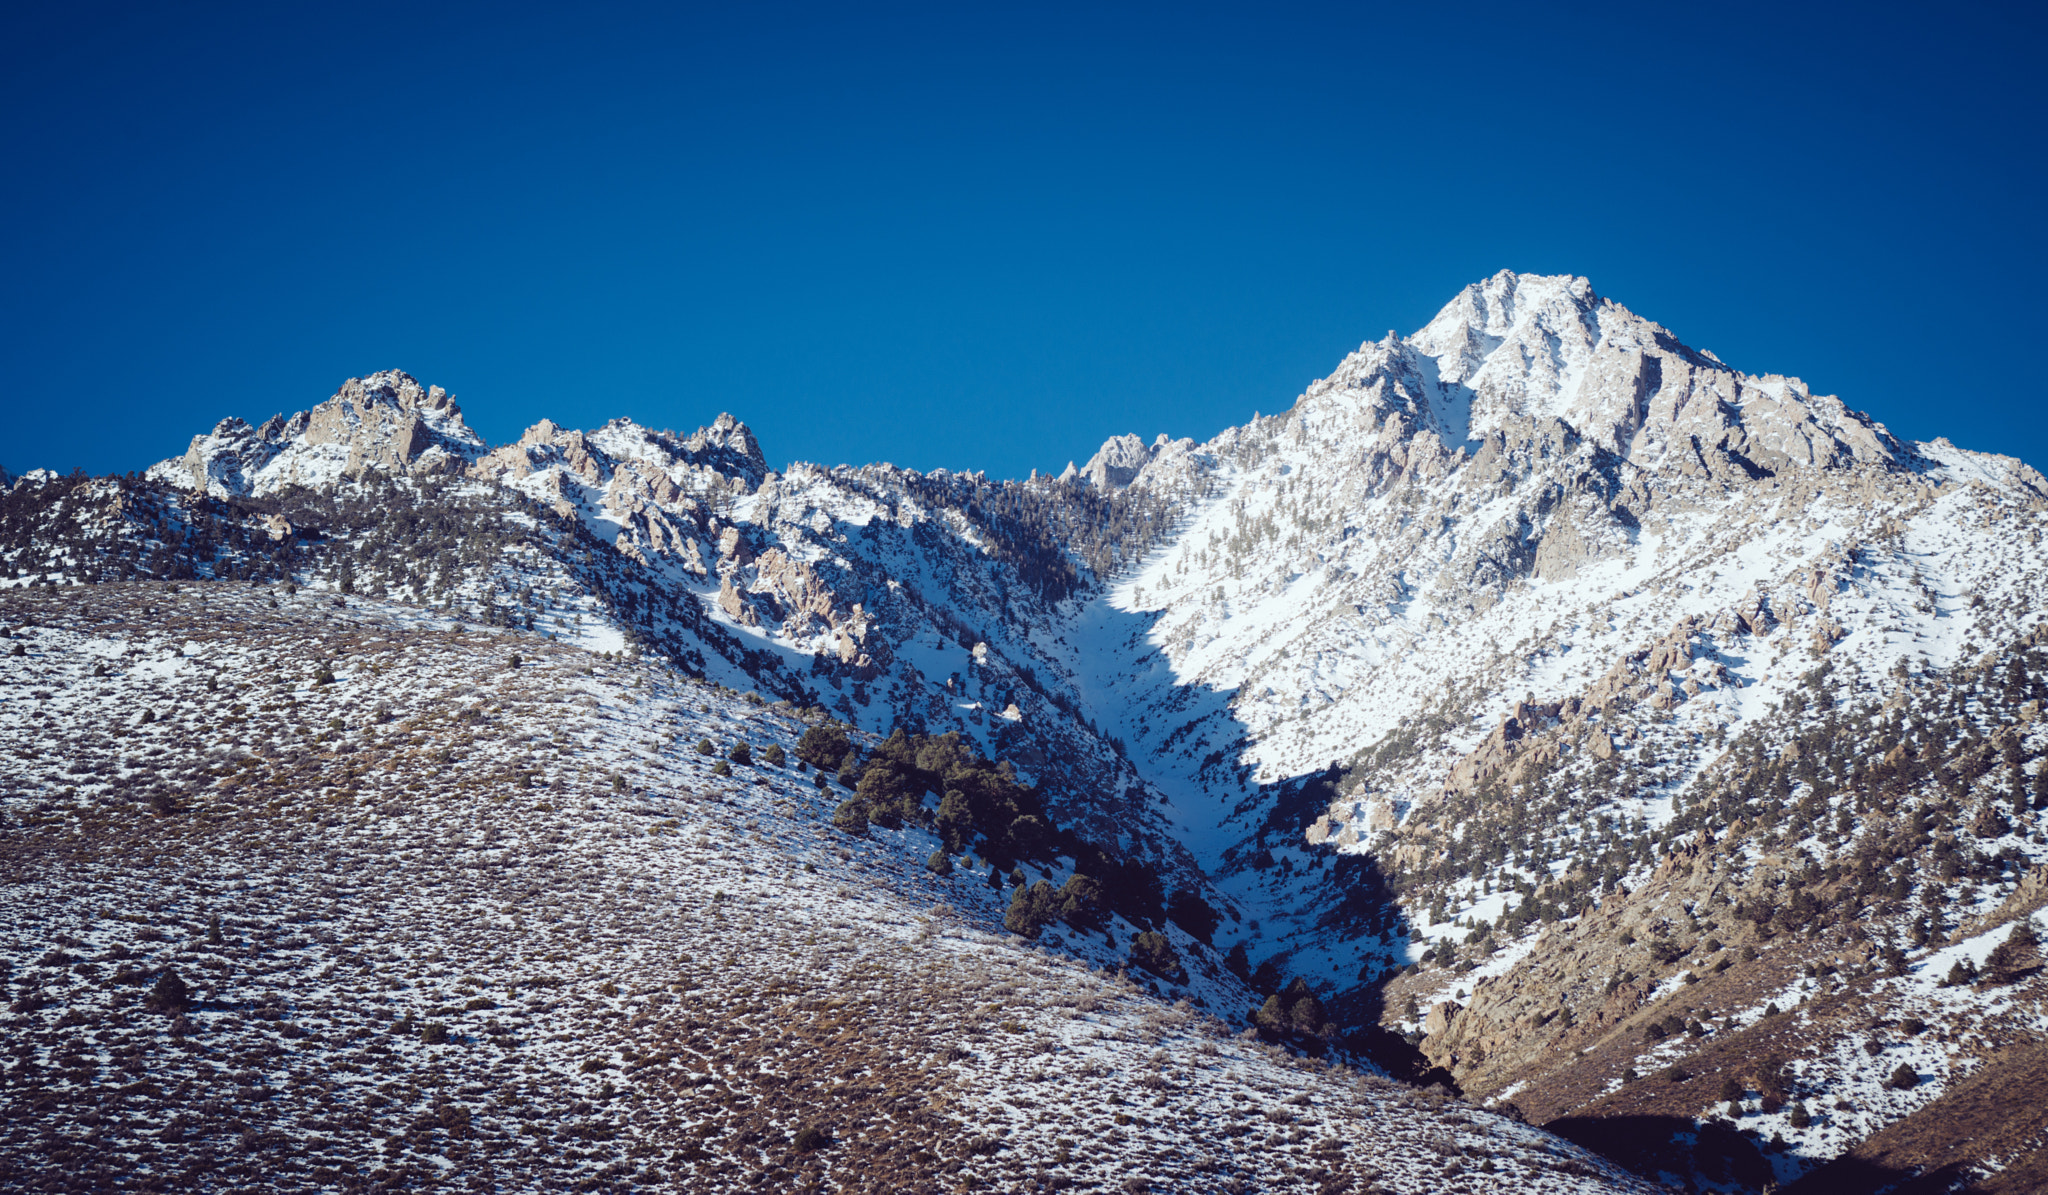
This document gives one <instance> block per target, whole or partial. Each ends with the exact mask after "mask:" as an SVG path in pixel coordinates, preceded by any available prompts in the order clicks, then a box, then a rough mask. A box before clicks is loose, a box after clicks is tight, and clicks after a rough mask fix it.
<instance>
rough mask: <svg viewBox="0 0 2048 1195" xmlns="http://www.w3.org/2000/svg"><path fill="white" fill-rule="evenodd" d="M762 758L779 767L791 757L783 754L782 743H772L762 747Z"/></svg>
mask: <svg viewBox="0 0 2048 1195" xmlns="http://www.w3.org/2000/svg"><path fill="white" fill-rule="evenodd" d="M761 760H762V762H764V763H766V764H768V766H770V767H776V768H779V767H781V766H782V765H783V764H784V763H786V762H788V760H789V757H788V756H787V755H785V754H783V751H782V744H781V743H770V744H768V745H767V746H766V747H763V748H761Z"/></svg>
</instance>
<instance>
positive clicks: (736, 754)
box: [725, 739, 754, 766]
mask: <svg viewBox="0 0 2048 1195" xmlns="http://www.w3.org/2000/svg"><path fill="white" fill-rule="evenodd" d="M725 757H726V758H727V759H729V760H731V761H733V762H734V763H736V764H740V765H741V766H745V765H747V764H751V763H753V762H754V749H753V748H752V747H749V746H748V745H747V742H746V740H745V739H741V740H740V741H739V742H737V743H734V744H733V745H732V750H730V751H728V752H726V753H725Z"/></svg>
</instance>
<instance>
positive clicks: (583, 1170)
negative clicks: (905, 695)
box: [0, 584, 1648, 1192]
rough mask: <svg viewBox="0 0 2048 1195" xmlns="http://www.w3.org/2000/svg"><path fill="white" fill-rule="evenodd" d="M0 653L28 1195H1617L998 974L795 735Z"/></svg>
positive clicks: (209, 621) (279, 658) (358, 612)
mask: <svg viewBox="0 0 2048 1195" xmlns="http://www.w3.org/2000/svg"><path fill="white" fill-rule="evenodd" d="M0 622H4V623H5V624H6V626H7V627H8V634H9V639H8V642H9V643H10V644H11V645H15V646H19V647H21V648H22V649H23V650H22V651H21V652H20V653H19V654H7V655H5V656H0V679H4V681H5V688H4V690H0V692H4V694H5V701H6V703H7V704H6V706H5V709H6V711H7V715H8V720H9V723H10V724H11V725H14V726H17V727H21V728H32V729H33V730H34V731H35V732H36V735H37V737H36V739H35V742H36V743H37V744H38V746H37V747H36V748H35V749H29V748H27V747H26V746H25V745H17V747H16V749H15V750H14V751H13V752H11V753H10V756H9V757H8V758H6V759H5V760H4V761H0V784H4V785H5V791H6V795H5V798H4V800H0V805H4V812H5V816H6V824H5V826H4V827H0V847H4V866H5V884H4V887H0V923H4V935H5V936H4V939H0V942H4V958H5V959H6V963H7V980H8V996H9V999H10V1008H9V1020H8V1030H9V1043H10V1051H9V1052H10V1055H11V1060H10V1063H9V1065H8V1066H7V1069H6V1071H5V1074H4V1077H0V1083H4V1087H5V1093H6V1094H5V1098H6V1100H7V1105H8V1117H7V1129H6V1130H5V1134H4V1136H0V1177H4V1178H5V1179H6V1181H7V1182H8V1184H9V1185H10V1186H11V1187H13V1188H15V1189H49V1188H51V1187H53V1186H56V1187H61V1186H63V1185H65V1184H66V1183H67V1182H69V1183H72V1184H76V1183H80V1182H82V1183H86V1184H88V1185H92V1186H94V1187H106V1188H118V1189H130V1188H140V1189H178V1190H229V1189H242V1188H245V1187H247V1186H249V1185H251V1184H255V1185H260V1186H261V1187H262V1188H263V1189H266V1190H316V1189H318V1190H331V1189H335V1188H341V1189H346V1190H398V1189H426V1188H428V1187H446V1186H448V1185H450V1184H461V1185H464V1186H471V1185H481V1186H490V1187H493V1188H502V1189H514V1190H563V1189H573V1190H612V1189H619V1190H624V1189H629V1188H631V1187H634V1186H636V1185H637V1186H648V1185H660V1186H673V1187H676V1188H678V1189H686V1190H755V1189H760V1190H826V1189H829V1190H841V1191H887V1192H903V1191H938V1190H955V1189H961V1188H963V1187H977V1186H985V1185H989V1184H997V1185H1001V1186H1004V1187H1014V1186H1018V1185H1020V1184H1034V1185H1037V1186H1039V1187H1040V1188H1041V1189H1044V1188H1047V1187H1051V1188H1055V1189H1056V1188H1059V1187H1065V1186H1076V1185H1083V1186H1096V1187H1116V1188H1120V1189H1124V1190H1143V1189H1159V1190H1219V1191H1238V1190H1244V1189H1252V1188H1256V1189H1262V1190H1264V1189H1279V1188H1284V1187H1286V1186H1290V1185H1294V1186H1305V1187H1306V1188H1307V1189H1323V1190H1333V1189H1342V1190H1350V1189H1360V1187H1361V1185H1362V1186H1365V1187H1371V1188H1373V1189H1383V1190H1394V1191H1416V1192H1420V1191H1435V1190H1445V1189H1461V1182H1462V1181H1463V1180H1458V1179H1456V1178H1455V1177H1454V1176H1456V1175H1458V1174H1460V1173H1466V1174H1470V1175H1473V1176H1474V1177H1475V1178H1478V1179H1479V1180H1480V1181H1482V1182H1492V1181H1500V1180H1503V1179H1505V1180H1508V1181H1513V1182H1515V1183H1516V1184H1517V1185H1518V1187H1520V1188H1521V1189H1528V1190H1538V1191H1558V1192H1566V1191H1588V1192H1591V1191H1642V1190H1648V1187H1647V1186H1646V1185H1645V1184H1642V1183H1641V1182H1639V1181H1635V1180H1631V1179H1630V1178H1628V1177H1627V1176H1626V1175H1623V1174H1620V1173H1618V1172H1617V1171H1615V1170H1614V1169H1613V1168H1612V1167H1611V1166H1609V1165H1607V1164H1605V1163H1603V1162H1601V1161H1599V1160H1598V1159H1596V1158H1593V1157H1592V1156H1590V1155H1588V1154H1586V1153H1584V1152H1582V1151H1579V1150H1577V1149H1575V1148H1573V1147H1571V1146H1569V1145H1567V1144H1565V1143H1563V1142H1561V1141H1559V1140H1557V1139H1555V1138H1552V1137H1550V1136H1548V1135H1546V1134H1543V1133H1540V1132H1538V1131H1536V1130H1533V1129H1529V1128H1527V1127H1525V1126H1523V1125H1520V1124H1516V1123H1513V1122H1511V1121H1508V1120H1504V1119H1502V1118H1499V1117H1496V1116H1492V1115H1489V1114H1486V1113H1483V1112H1477V1111H1474V1110H1472V1109H1469V1108H1463V1107H1461V1106H1459V1105H1457V1104H1455V1103H1450V1102H1445V1101H1443V1100H1441V1099H1440V1098H1430V1097H1425V1096H1423V1095H1420V1094H1418V1093H1415V1092H1413V1091H1411V1090H1409V1089H1406V1088H1402V1087H1400V1086H1398V1085H1396V1084H1392V1083H1388V1082H1386V1081H1384V1080H1382V1079H1379V1078H1376V1077H1374V1076H1371V1075H1362V1074H1358V1073H1354V1072H1350V1071H1347V1070H1345V1069H1343V1068H1339V1067H1333V1066H1325V1065H1323V1064H1316V1063H1309V1062H1307V1061H1306V1060H1301V1059H1297V1058H1294V1057H1291V1056H1289V1055H1287V1054H1285V1053H1283V1052H1281V1051H1278V1050H1275V1049H1271V1048H1269V1047H1264V1046H1261V1045H1259V1044H1257V1043H1254V1042H1248V1041H1245V1040H1242V1039H1240V1038H1237V1037H1235V1036H1233V1035H1232V1033H1231V1031H1230V1030H1229V1029H1228V1028H1227V1027H1225V1026H1223V1025H1222V1024H1220V1023H1219V1022H1216V1021H1215V1020H1213V1019H1211V1018H1205V1017H1201V1016H1199V1015H1197V1014H1195V1013H1194V1012H1193V1011H1192V1010H1190V1009H1189V1008H1188V1006H1187V1005H1186V1004H1185V1003H1178V1004H1169V1003H1168V1002H1166V1001H1164V1000H1159V999H1156V998H1153V997H1151V996H1149V995H1147V994H1145V993H1143V992H1142V991H1141V990H1140V989H1139V987H1138V986H1137V985H1136V984H1135V983H1133V982H1132V981H1130V980H1129V979H1126V978H1125V977H1124V976H1123V975H1122V973H1121V972H1120V971H1118V970H1115V969H1112V968H1105V967H1101V966H1096V967H1087V966H1083V965H1081V964H1079V963H1077V962H1074V961H1071V960H1069V959H1065V958H1060V957H1057V956H1052V955H1048V954H1046V953H1044V952H1042V951H1034V950H1031V949H1028V948H1025V947H1023V946H1022V945H1021V944H1019V943H1017V941H1016V939H1015V938H1014V937H1011V936H1009V935H1005V934H1003V933H1002V932H1001V929H1000V921H1001V917H1002V900H1001V896H1000V895H999V894H998V893H995V892H991V891H990V890H989V889H988V888H987V887H986V886H985V885H983V884H982V883H980V881H979V879H978V877H975V876H973V875H971V874H956V875H953V876H950V877H949V876H943V875H940V874H937V873H935V872H933V871H931V870H929V869H928V868H927V867H926V866H925V865H924V857H925V852H926V851H928V850H929V849H931V847H932V846H933V845H934V839H933V837H932V835H930V834H929V833H927V832H924V831H921V830H918V829H915V828H908V829H905V830H902V831H897V832H880V831H878V832H877V833H875V834H874V835H873V836H868V837H849V836H847V835H844V834H842V833H840V832H839V831H837V830H835V829H833V828H832V827H831V825H830V824H829V822H828V820H827V819H828V817H829V812H828V811H829V808H830V802H829V800H827V799H826V798H825V796H824V795H823V793H821V792H820V790H819V789H818V788H817V787H816V786H814V784H813V783H812V782H811V781H810V780H809V779H808V778H807V777H806V776H805V775H804V774H803V768H802V766H801V764H798V763H796V762H795V760H794V756H795V754H796V752H797V750H798V749H799V747H800V745H801V743H802V737H801V733H800V732H801V731H802V730H803V729H805V723H804V721H803V720H802V719H801V718H800V717H798V716H797V715H796V714H795V713H794V712H793V711H791V710H789V709H788V708H787V707H781V706H771V705H767V704H765V703H760V702H756V701H749V700H747V699H745V698H743V697H741V696H740V695H738V694H734V693H732V692H730V691H726V690H720V689H718V688H716V687H715V686H711V685H708V684H704V683H702V682H695V681H690V680H684V679H679V678H677V677H676V676H675V675H674V674H673V673H671V672H670V671H668V670H666V669H663V668H658V667H655V666H653V665H652V664H648V663H643V664H630V663H623V662H619V661H613V660H606V659H602V658H596V657H593V656H591V655H590V654H588V653H586V652H583V651H580V650H577V649H574V648H570V647H565V646H561V645H556V644H548V643H544V642H537V641H536V640H535V639H534V638H533V637H532V636H528V635H524V634H514V633H509V632H486V631H477V630H474V629H470V630H461V629H457V628H454V627H452V626H450V625H449V624H448V623H447V622H446V621H445V620H438V619H433V618H429V617H424V616H423V615H422V613H421V612H420V611H419V610H418V609H417V608H415V607H407V606H402V605H397V604H392V603H383V602H376V601H369V602H363V601H356V600H349V601H334V600H332V599H330V598H325V597H321V598H315V597H312V596H310V595H306V594H297V595H286V594H278V593H274V592H270V591H265V590H261V589H251V588H247V587H228V586H185V587H167V586H164V585H157V584H149V585H141V584H107V585H102V586H96V587H93V588H91V589H88V590H85V591H82V592H81V591H56V592H52V591H49V590H43V591H40V592H38V591H28V592H21V591H17V592H14V593H10V594H7V595H5V596H0ZM699 737H702V738H707V739H711V740H714V741H715V742H716V743H717V744H719V745H720V746H721V748H722V749H725V753H726V754H732V755H734V761H733V762H734V764H736V766H732V765H728V764H727V763H726V762H725V761H724V759H723V758H721V757H720V756H710V755H704V754H700V753H699V752H698V751H696V750H695V749H694V747H693V746H692V743H693V741H694V740H696V739H698V738H699ZM24 743H25V741H24V740H17V744H24ZM738 743H747V744H750V745H751V747H752V749H753V754H752V755H751V756H749V757H747V759H748V762H739V760H738V756H737V753H732V752H730V748H731V747H732V746H733V745H735V744H738ZM779 761H787V763H786V764H785V763H784V762H779ZM722 773H729V774H722ZM1076 1079H1079V1080H1082V1082H1081V1083H1080V1084H1076V1083H1075V1082H1074V1080H1076Z"/></svg>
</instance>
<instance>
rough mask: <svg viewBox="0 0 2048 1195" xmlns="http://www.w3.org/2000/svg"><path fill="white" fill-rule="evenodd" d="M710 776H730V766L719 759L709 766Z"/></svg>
mask: <svg viewBox="0 0 2048 1195" xmlns="http://www.w3.org/2000/svg"><path fill="white" fill-rule="evenodd" d="M711 774H712V775H713V776H730V775H732V765H731V764H729V763H727V762H725V761H724V760H722V759H721V760H719V761H718V762H717V763H715V764H712V765H711Z"/></svg>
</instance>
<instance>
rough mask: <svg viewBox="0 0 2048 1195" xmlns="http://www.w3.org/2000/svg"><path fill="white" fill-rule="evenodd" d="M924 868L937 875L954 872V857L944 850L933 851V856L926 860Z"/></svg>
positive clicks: (947, 874) (946, 874)
mask: <svg viewBox="0 0 2048 1195" xmlns="http://www.w3.org/2000/svg"><path fill="white" fill-rule="evenodd" d="M924 869H925V870H926V871H928V872H931V873H932V874H933V875H937V876H949V875H952V874H953V858H952V856H950V855H948V854H947V853H946V852H944V851H933V852H932V857H931V858H929V859H926V860H925V861H924Z"/></svg>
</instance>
